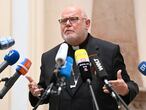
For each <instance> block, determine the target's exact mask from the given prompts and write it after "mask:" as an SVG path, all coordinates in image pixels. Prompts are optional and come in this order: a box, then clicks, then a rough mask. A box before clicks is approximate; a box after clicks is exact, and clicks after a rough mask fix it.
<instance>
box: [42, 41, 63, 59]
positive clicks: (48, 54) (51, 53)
mask: <svg viewBox="0 0 146 110" xmlns="http://www.w3.org/2000/svg"><path fill="white" fill-rule="evenodd" d="M60 44H61V43H60ZM60 44H58V45H57V46H55V47H53V48H52V49H50V50H48V51H46V52H44V53H43V54H42V58H48V57H49V59H50V58H51V59H53V57H55V55H56V53H57V51H58V49H59V47H60Z"/></svg>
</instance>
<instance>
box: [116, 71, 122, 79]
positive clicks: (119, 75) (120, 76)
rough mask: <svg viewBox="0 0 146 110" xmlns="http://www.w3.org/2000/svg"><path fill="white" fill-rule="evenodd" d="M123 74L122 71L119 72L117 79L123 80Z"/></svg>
mask: <svg viewBox="0 0 146 110" xmlns="http://www.w3.org/2000/svg"><path fill="white" fill-rule="evenodd" d="M121 73H122V70H118V72H117V79H122V75H121Z"/></svg>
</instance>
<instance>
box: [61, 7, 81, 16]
mask: <svg viewBox="0 0 146 110" xmlns="http://www.w3.org/2000/svg"><path fill="white" fill-rule="evenodd" d="M77 15H78V16H80V15H81V10H80V9H76V8H66V9H65V10H64V11H63V12H62V14H61V17H71V16H77Z"/></svg>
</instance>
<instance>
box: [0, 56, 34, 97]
mask: <svg viewBox="0 0 146 110" xmlns="http://www.w3.org/2000/svg"><path fill="white" fill-rule="evenodd" d="M30 66H31V61H30V60H29V59H27V58H25V59H24V61H23V62H21V63H20V64H18V65H17V68H16V73H15V74H14V75H13V76H12V77H10V78H9V80H8V81H6V82H5V85H4V87H3V88H2V90H1V91H0V99H2V98H3V97H4V96H5V94H6V93H7V92H8V91H9V89H10V88H11V87H12V86H13V85H14V83H15V82H16V80H17V79H18V78H19V77H20V76H21V75H25V74H26V73H27V72H28V70H29V68H30Z"/></svg>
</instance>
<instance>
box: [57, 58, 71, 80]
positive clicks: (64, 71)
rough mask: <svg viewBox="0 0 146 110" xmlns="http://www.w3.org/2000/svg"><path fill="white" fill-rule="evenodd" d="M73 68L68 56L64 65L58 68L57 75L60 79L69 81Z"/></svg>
mask: <svg viewBox="0 0 146 110" xmlns="http://www.w3.org/2000/svg"><path fill="white" fill-rule="evenodd" d="M72 66H73V58H72V57H70V56H68V57H67V58H66V62H65V64H64V65H63V66H62V67H61V68H60V71H59V75H60V77H65V78H66V79H69V78H70V76H71V71H72Z"/></svg>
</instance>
